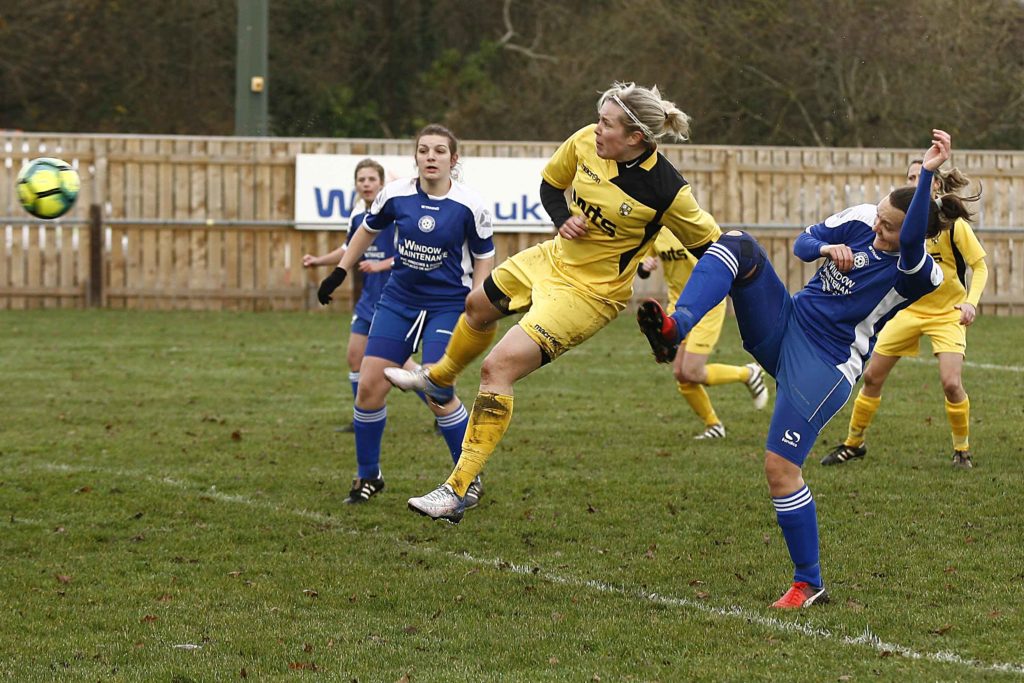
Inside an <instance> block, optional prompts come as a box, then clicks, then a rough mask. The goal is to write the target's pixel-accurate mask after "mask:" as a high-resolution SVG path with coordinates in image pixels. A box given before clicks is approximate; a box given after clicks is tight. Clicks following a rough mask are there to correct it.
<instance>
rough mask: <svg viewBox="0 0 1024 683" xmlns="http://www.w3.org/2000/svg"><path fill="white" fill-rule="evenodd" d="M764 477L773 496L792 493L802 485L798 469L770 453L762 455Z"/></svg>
mask: <svg viewBox="0 0 1024 683" xmlns="http://www.w3.org/2000/svg"><path fill="white" fill-rule="evenodd" d="M764 475H765V478H766V479H767V480H768V488H769V489H770V490H771V492H772V495H773V496H776V495H785V494H786V493H792V492H793V491H796V490H797V489H798V488H800V486H801V485H802V484H803V473H802V471H801V469H800V467H799V466H797V465H794V464H793V463H792V462H790V461H789V460H786V459H785V458H783V457H782V456H781V455H778V454H777V453H772V452H771V451H765V454H764ZM780 492H781V493H780Z"/></svg>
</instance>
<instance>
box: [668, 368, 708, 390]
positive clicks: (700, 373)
mask: <svg viewBox="0 0 1024 683" xmlns="http://www.w3.org/2000/svg"><path fill="white" fill-rule="evenodd" d="M705 374H706V372H705V371H704V368H688V367H686V366H685V365H684V366H682V367H680V368H679V369H677V370H676V371H675V376H676V381H677V382H679V384H682V385H684V386H686V388H691V387H693V386H695V385H698V384H703V383H704V380H705V379H706V378H705Z"/></svg>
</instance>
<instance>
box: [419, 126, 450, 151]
mask: <svg viewBox="0 0 1024 683" xmlns="http://www.w3.org/2000/svg"><path fill="white" fill-rule="evenodd" d="M424 135H440V136H441V137H446V138H448V149H450V150H451V153H452V154H458V153H459V140H458V138H456V137H455V133H453V132H451V130H449V129H448V127H447V126H442V125H441V124H440V123H428V124H427V125H425V126H423V127H422V128H420V132H418V133H416V144H417V145H418V144H419V143H420V138H422V137H423V136H424Z"/></svg>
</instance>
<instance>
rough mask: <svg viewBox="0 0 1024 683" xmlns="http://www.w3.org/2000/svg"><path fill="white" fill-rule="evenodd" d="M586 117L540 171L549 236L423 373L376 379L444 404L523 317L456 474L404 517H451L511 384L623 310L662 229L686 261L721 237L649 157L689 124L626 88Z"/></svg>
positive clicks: (470, 304)
mask: <svg viewBox="0 0 1024 683" xmlns="http://www.w3.org/2000/svg"><path fill="white" fill-rule="evenodd" d="M597 110H598V119H597V123H596V124H591V125H589V126H586V127H584V128H582V129H581V130H579V131H577V132H576V133H574V134H573V135H572V137H570V138H569V139H568V140H566V141H565V142H563V143H562V145H561V146H560V147H559V148H558V150H557V151H556V152H555V154H554V155H553V156H552V157H551V160H550V161H549V162H548V164H547V166H546V167H545V168H544V171H543V174H542V176H543V178H542V182H541V188H540V194H541V201H542V203H543V204H544V209H545V210H546V211H547V212H548V215H549V216H550V217H551V219H552V222H553V223H554V225H555V226H556V228H557V230H558V235H557V236H556V237H555V238H554V239H552V240H549V241H547V242H543V243H541V244H539V245H536V246H534V247H531V248H529V249H526V250H524V251H522V252H520V253H518V254H516V255H515V256H513V257H511V258H510V259H508V260H507V261H505V262H504V263H502V264H501V265H500V266H498V267H497V268H496V269H495V270H494V272H492V273H491V275H490V277H488V278H487V280H486V281H485V282H484V283H483V286H481V287H478V288H476V289H474V290H473V291H472V292H471V293H470V295H469V297H468V298H467V299H466V312H465V315H463V317H462V318H460V320H459V322H458V325H456V327H455V330H454V331H453V334H452V338H451V341H450V342H449V343H448V348H447V349H446V350H445V355H444V357H443V358H442V359H441V361H440V362H439V363H437V364H436V365H434V366H433V367H432V368H430V370H429V371H419V372H409V371H399V370H398V369H393V370H394V371H389V372H388V373H387V377H388V379H389V380H390V381H391V383H392V384H394V385H395V386H397V387H399V388H400V389H403V390H409V389H417V390H420V391H424V392H425V393H426V394H427V395H428V396H431V397H432V398H433V400H435V401H438V402H440V403H443V402H445V401H446V400H447V397H449V396H450V395H451V394H452V392H453V385H454V383H455V378H456V377H457V376H458V374H459V373H460V372H461V371H462V370H463V369H464V368H465V367H466V365H468V364H469V363H470V362H471V361H472V360H473V359H475V358H476V357H477V356H479V355H480V354H481V353H483V352H484V351H485V350H486V349H487V347H488V346H489V345H490V343H491V341H492V340H493V339H494V337H495V334H496V330H497V321H498V320H499V319H501V318H503V317H505V316H507V315H510V314H512V313H518V312H525V315H523V317H522V318H521V319H520V320H519V323H518V324H517V325H515V326H514V327H512V328H511V329H510V330H509V331H508V332H507V333H506V334H505V336H504V337H503V338H502V339H501V341H499V342H498V343H497V344H496V345H495V347H494V349H493V350H491V352H490V353H489V354H488V355H487V357H486V358H485V359H484V362H483V366H482V367H481V369H480V393H479V394H477V397H476V403H475V404H474V406H473V411H472V413H471V414H470V418H469V426H468V428H467V430H466V438H465V439H464V441H463V443H462V455H461V457H460V458H459V462H458V464H457V465H456V467H455V470H454V471H453V472H452V474H451V476H450V477H448V480H447V481H446V482H445V483H443V484H442V485H441V486H439V487H437V488H436V489H435V490H434V491H431V492H430V493H428V494H427V495H424V496H419V497H416V498H411V499H409V508H410V509H412V510H413V511H415V512H418V513H420V514H423V515H426V516H428V517H431V518H433V519H445V520H447V521H449V522H452V523H456V522H458V521H459V520H461V519H462V514H463V510H464V509H465V501H464V497H465V495H466V491H467V488H468V487H469V485H470V483H471V482H472V481H473V480H474V479H475V478H476V476H477V475H478V474H480V471H481V470H482V469H483V467H484V463H485V462H486V461H487V458H488V457H490V455H491V453H492V452H494V449H495V448H496V447H497V445H498V442H499V441H500V440H501V438H502V436H503V435H504V434H505V430H506V429H507V428H508V425H509V423H510V422H511V420H512V386H513V385H514V384H515V383H516V382H517V381H519V380H520V379H522V378H523V377H525V376H527V375H529V374H530V373H531V372H533V371H534V370H536V369H537V368H539V367H541V366H542V365H544V364H546V363H549V362H551V361H553V360H554V359H555V358H558V356H560V355H561V354H563V353H565V352H566V351H568V350H569V349H571V348H573V347H574V346H578V345H579V344H582V343H583V342H585V341H586V340H587V339H589V338H590V337H591V336H593V335H594V334H595V333H596V332H597V331H598V330H600V329H601V328H602V327H604V326H605V325H607V324H608V323H609V322H611V321H612V320H613V319H614V318H615V317H616V316H617V315H618V314H619V311H621V310H623V309H624V308H625V307H626V304H627V303H628V302H629V299H630V297H631V296H632V292H633V278H634V276H635V275H636V271H637V267H638V266H639V264H640V261H641V259H642V258H643V255H644V253H645V252H646V249H647V247H648V246H649V243H650V242H651V240H653V239H654V236H655V235H656V234H657V233H658V231H659V230H661V228H662V226H664V227H665V228H668V229H669V230H670V231H671V232H672V233H674V234H675V235H676V236H677V237H678V238H679V240H680V242H681V243H682V244H683V245H684V246H686V248H688V249H689V250H690V251H691V252H693V253H694V254H696V255H699V254H701V253H703V252H704V251H705V250H706V249H707V247H708V246H710V245H711V244H712V243H713V242H714V241H715V240H717V239H718V237H719V236H720V235H721V230H720V229H719V227H718V224H717V223H715V220H714V218H712V217H711V215H710V214H708V213H707V212H705V211H704V210H702V209H701V208H700V206H699V205H698V204H697V201H696V200H695V199H694V197H693V193H692V191H691V189H690V185H689V184H688V183H687V182H686V180H684V179H683V177H682V176H681V175H680V174H679V172H678V171H677V170H676V169H675V167H674V166H672V164H671V163H670V162H669V161H668V159H666V158H665V157H664V156H663V155H662V154H661V153H659V152H658V141H659V140H661V139H662V138H663V137H673V138H676V139H680V140H685V139H686V138H687V136H688V134H689V128H690V126H689V117H688V116H687V115H686V114H685V113H683V112H682V111H680V110H679V108H678V107H676V105H674V104H673V103H671V102H668V101H665V100H663V99H662V98H661V95H660V93H659V92H658V89H657V88H644V87H640V86H637V85H634V84H633V83H616V84H614V85H613V86H612V87H611V88H610V89H608V90H607V91H605V92H604V93H603V94H602V95H601V97H600V99H599V100H598V104H597ZM567 194H568V195H569V196H568V197H567Z"/></svg>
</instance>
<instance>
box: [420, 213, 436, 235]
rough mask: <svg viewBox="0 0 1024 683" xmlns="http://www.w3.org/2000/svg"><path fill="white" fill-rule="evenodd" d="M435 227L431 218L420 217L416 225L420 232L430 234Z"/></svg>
mask: <svg viewBox="0 0 1024 683" xmlns="http://www.w3.org/2000/svg"><path fill="white" fill-rule="evenodd" d="M435 225H437V223H436V222H435V221H434V217H433V216H420V220H419V222H417V223H416V226H417V227H418V228H419V229H420V231H422V232H430V231H431V230H433V229H434V226H435Z"/></svg>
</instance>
